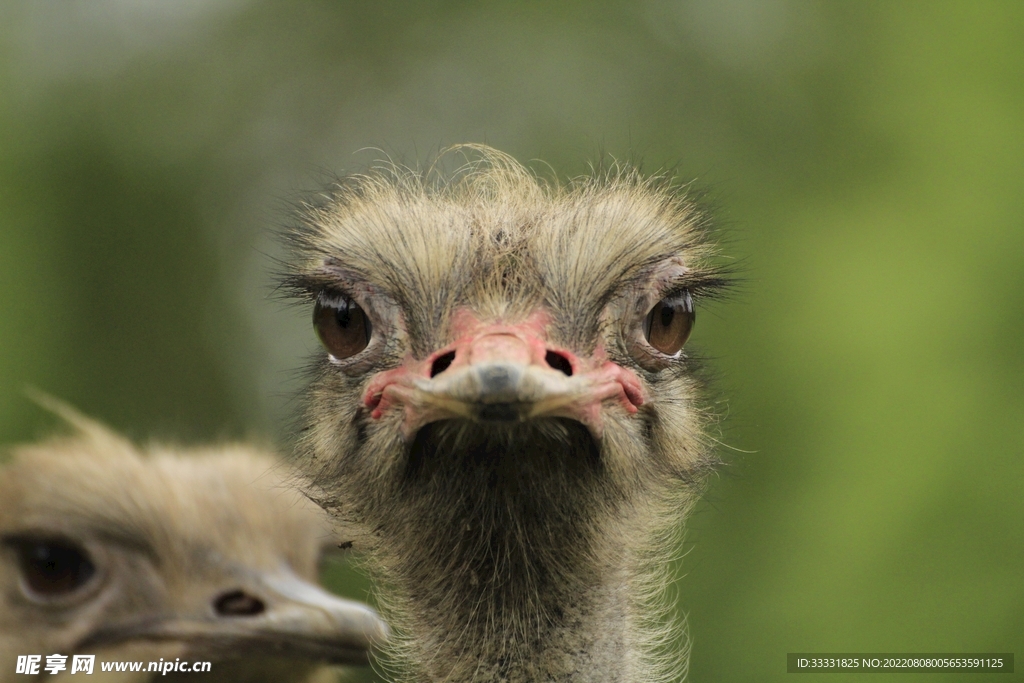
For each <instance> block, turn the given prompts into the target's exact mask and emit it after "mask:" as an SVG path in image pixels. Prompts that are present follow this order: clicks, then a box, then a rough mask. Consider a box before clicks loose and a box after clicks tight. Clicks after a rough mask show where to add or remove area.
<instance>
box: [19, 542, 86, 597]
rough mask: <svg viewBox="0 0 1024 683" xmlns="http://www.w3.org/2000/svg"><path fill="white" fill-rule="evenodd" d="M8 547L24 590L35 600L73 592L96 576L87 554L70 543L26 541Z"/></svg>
mask: <svg viewBox="0 0 1024 683" xmlns="http://www.w3.org/2000/svg"><path fill="white" fill-rule="evenodd" d="M12 545H13V546H14V548H15V550H16V551H17V553H18V564H19V565H20V569H21V576H22V580H23V581H24V586H25V590H27V592H28V593H29V594H31V596H32V597H34V598H36V599H42V600H46V599H54V598H59V597H62V596H64V595H69V594H71V593H74V592H75V591H76V590H78V589H79V588H81V587H82V586H84V585H85V584H86V583H88V581H89V579H91V578H92V576H93V574H95V573H96V566H95V565H94V564H93V563H92V560H91V559H89V555H88V553H86V552H85V549H83V548H82V547H80V546H79V545H78V544H76V543H73V542H72V541H68V540H64V539H28V538H26V539H18V540H16V541H14V542H12Z"/></svg>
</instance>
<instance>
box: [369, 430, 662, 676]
mask: <svg viewBox="0 0 1024 683" xmlns="http://www.w3.org/2000/svg"><path fill="white" fill-rule="evenodd" d="M441 429H442V431H441V433H438V432H437V430H429V429H428V430H425V431H426V432H427V433H426V435H425V437H424V438H423V439H420V440H419V445H418V447H414V449H413V453H412V455H411V457H410V461H409V471H408V472H407V477H406V479H405V481H404V482H403V484H402V485H401V486H400V487H399V488H398V489H397V490H396V491H395V498H396V499H397V500H399V501H401V502H402V503H403V504H402V505H399V506H394V507H393V509H400V510H402V511H403V512H402V513H401V514H400V515H397V516H391V517H390V518H389V519H388V521H387V522H386V523H385V524H383V525H381V531H383V532H384V533H383V534H382V537H383V538H385V539H387V541H386V543H385V544H384V546H383V548H382V550H383V551H384V555H383V559H384V560H385V562H384V567H385V573H386V574H390V578H391V579H393V580H394V583H395V584H396V586H397V587H398V589H399V593H400V594H403V595H402V597H401V602H402V603H403V604H402V605H401V606H400V607H401V611H402V612H403V613H404V614H405V615H406V617H407V618H406V619H405V623H406V630H407V632H408V634H409V635H410V639H409V642H410V643H411V645H410V646H409V651H408V652H407V656H408V658H409V660H411V662H412V663H413V668H414V670H415V672H416V673H415V675H414V677H415V679H416V680H425V681H442V680H443V681H449V682H451V683H468V682H469V681H473V682H481V683H482V682H483V681H504V682H506V683H526V682H527V681H529V682H531V683H536V682H541V681H563V682H573V681H586V682H588V683H597V682H603V681H609V682H611V681H617V682H619V683H621V682H623V681H631V680H638V681H639V680H645V681H646V680H651V679H650V677H649V676H648V674H649V673H650V672H648V671H646V670H645V669H644V668H643V667H644V665H643V662H644V661H646V660H647V658H645V657H643V656H642V655H643V652H642V649H643V647H642V642H643V638H642V637H641V635H642V634H641V633H640V632H639V631H640V630H639V629H638V622H639V620H638V619H637V618H636V609H635V606H636V605H637V600H636V596H635V595H634V594H633V592H632V591H633V590H634V589H633V587H632V584H633V583H634V581H633V580H632V579H633V578H635V576H634V575H635V573H636V571H635V569H636V567H635V566H634V565H635V564H636V562H635V559H634V555H635V553H634V551H633V549H635V548H636V547H637V542H638V529H640V528H642V525H638V524H637V523H636V522H637V520H635V519H631V518H630V516H629V514H627V512H626V510H635V509H636V507H635V506H631V505H625V504H624V503H623V502H622V500H621V498H620V497H619V496H617V495H616V489H615V488H614V487H613V486H612V485H611V484H610V483H609V482H608V475H607V473H606V472H605V471H604V466H603V465H602V463H601V458H600V454H599V453H598V452H597V449H596V446H595V445H594V444H593V442H592V441H591V440H590V437H589V434H587V433H586V432H585V431H583V430H582V429H576V428H569V429H564V428H563V429H562V431H559V430H557V429H556V430H552V431H551V432H550V433H548V432H543V433H540V434H530V435H529V437H528V438H523V437H521V435H518V434H517V435H513V436H512V437H509V436H508V435H504V436H503V438H490V436H488V435H484V436H481V437H479V438H478V439H477V440H474V439H473V438H469V437H467V436H466V434H465V433H461V434H456V435H455V437H457V438H454V437H453V438H448V437H451V436H452V435H450V434H449V435H446V434H445V433H444V432H443V428H441ZM453 444H454V445H455V446H457V447H452V445H453ZM389 569H390V571H389Z"/></svg>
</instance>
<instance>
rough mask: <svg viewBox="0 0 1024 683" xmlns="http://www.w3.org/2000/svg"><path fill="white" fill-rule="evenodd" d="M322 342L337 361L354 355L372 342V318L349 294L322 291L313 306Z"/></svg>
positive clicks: (315, 323) (314, 319)
mask: <svg viewBox="0 0 1024 683" xmlns="http://www.w3.org/2000/svg"><path fill="white" fill-rule="evenodd" d="M313 327H314V328H316V334H317V336H318V337H320V343H322V344H323V345H324V348H325V349H327V352H328V353H329V354H331V356H333V357H334V358H336V359H338V360H344V359H346V358H351V357H352V356H354V355H356V354H357V353H359V352H360V351H362V350H363V349H365V348H366V346H367V345H368V344H369V343H370V333H371V332H372V330H371V328H370V320H369V318H367V317H366V313H365V312H364V311H363V309H361V308H360V307H359V305H358V304H356V302H354V301H352V299H351V298H350V297H347V296H344V295H333V294H329V293H326V292H324V293H321V294H320V296H319V298H317V301H316V306H315V307H314V308H313Z"/></svg>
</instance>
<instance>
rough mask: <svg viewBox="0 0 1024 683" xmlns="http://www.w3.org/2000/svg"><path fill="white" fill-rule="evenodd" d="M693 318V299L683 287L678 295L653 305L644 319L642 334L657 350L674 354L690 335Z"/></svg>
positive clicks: (694, 315)
mask: <svg viewBox="0 0 1024 683" xmlns="http://www.w3.org/2000/svg"><path fill="white" fill-rule="evenodd" d="M695 318H696V314H695V313H694V310H693V299H692V298H691V297H690V292H689V291H687V290H685V289H684V290H683V292H682V293H681V294H679V295H678V296H674V297H671V298H668V299H662V300H661V301H659V302H658V303H657V304H655V305H654V308H652V309H651V312H650V313H648V314H647V318H646V319H645V320H644V336H645V337H646V338H647V342H648V343H649V344H650V345H651V346H653V347H654V348H656V349H657V350H658V351H661V352H662V353H664V354H668V355H669V356H674V355H675V354H676V353H678V352H679V349H681V348H683V344H685V343H686V340H687V339H688V338H689V337H690V332H691V331H692V330H693V322H694V320H695Z"/></svg>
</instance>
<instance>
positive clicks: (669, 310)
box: [661, 304, 676, 327]
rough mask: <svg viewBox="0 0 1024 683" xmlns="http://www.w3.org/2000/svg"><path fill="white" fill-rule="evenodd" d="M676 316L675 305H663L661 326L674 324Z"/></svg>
mask: <svg viewBox="0 0 1024 683" xmlns="http://www.w3.org/2000/svg"><path fill="white" fill-rule="evenodd" d="M675 316H676V309H675V306H666V305H664V304H662V306H661V326H662V327H670V326H671V325H672V318H674V317H675Z"/></svg>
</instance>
